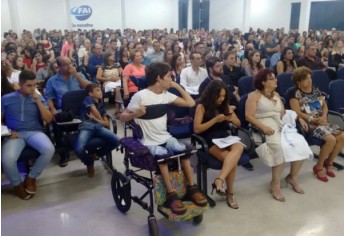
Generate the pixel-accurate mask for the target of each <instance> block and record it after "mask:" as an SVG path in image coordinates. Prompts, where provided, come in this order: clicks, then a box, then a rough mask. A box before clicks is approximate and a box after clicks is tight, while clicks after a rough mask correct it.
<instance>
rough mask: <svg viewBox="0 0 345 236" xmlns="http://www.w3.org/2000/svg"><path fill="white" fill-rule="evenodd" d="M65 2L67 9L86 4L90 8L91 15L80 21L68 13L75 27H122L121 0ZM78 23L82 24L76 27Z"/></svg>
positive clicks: (72, 0)
mask: <svg viewBox="0 0 345 236" xmlns="http://www.w3.org/2000/svg"><path fill="white" fill-rule="evenodd" d="M67 2H68V4H69V7H68V9H72V8H73V7H79V6H82V5H88V6H90V7H91V8H92V14H91V17H90V18H88V19H87V20H84V21H80V20H78V19H76V18H75V17H74V16H73V15H71V14H69V15H70V17H71V23H72V24H74V25H76V26H75V27H73V28H75V29H78V28H82V29H92V28H94V29H106V28H111V29H121V27H122V13H121V0H102V1H95V0H67ZM78 24H82V25H83V26H82V27H78ZM85 25H92V26H85Z"/></svg>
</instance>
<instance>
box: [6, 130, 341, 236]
mask: <svg viewBox="0 0 345 236" xmlns="http://www.w3.org/2000/svg"><path fill="white" fill-rule="evenodd" d="M119 125H121V124H120V123H119ZM122 133H123V129H122V128H119V135H120V136H121V134H122ZM338 159H339V160H338V161H339V162H340V163H343V159H342V158H338ZM113 160H114V165H115V166H116V168H117V169H119V170H120V171H123V170H124V165H123V163H122V161H123V158H122V154H121V153H120V152H114V153H113ZM57 162H58V158H57V157H54V158H53V161H52V163H51V164H50V166H49V168H48V169H46V170H45V171H44V172H43V174H42V175H41V176H40V178H39V179H38V183H37V184H38V191H37V194H36V195H35V196H34V197H33V198H32V199H30V200H28V201H23V200H20V199H19V198H17V197H15V196H14V195H13V190H12V187H10V186H6V185H5V183H6V178H5V177H4V175H3V174H2V185H3V186H2V192H1V220H2V221H1V233H2V235H4V236H22V235H23V236H24V235H25V236H38V235H42V236H46V235H47V236H63V235H66V236H70V235H73V236H77V235H82V236H88V235H100V236H107V235H109V236H110V235H111V236H114V235H116V236H122V235H124V236H128V235H148V227H147V216H148V214H147V212H146V211H145V210H143V209H142V208H141V207H140V206H139V205H137V204H135V203H133V202H132V206H131V208H130V210H129V211H128V212H127V213H126V214H122V213H121V212H119V210H118V209H117V208H116V206H115V203H114V200H113V198H112V193H111V187H110V180H111V174H110V173H109V172H108V171H107V170H106V169H105V168H104V166H103V163H102V162H101V161H98V162H96V166H95V169H96V176H95V177H94V178H93V179H90V178H88V177H87V176H86V168H85V167H84V166H83V164H82V163H81V162H80V161H79V160H77V159H75V158H74V159H72V161H71V162H70V164H69V165H68V166H67V167H65V168H60V167H59V166H58V165H57V164H56V163H57ZM193 162H194V164H195V157H193ZM252 163H253V165H254V167H255V170H254V171H251V172H250V171H247V170H245V169H243V168H242V167H239V168H238V172H237V176H236V184H235V188H236V190H235V194H236V198H237V201H238V203H239V207H240V208H239V209H238V210H234V209H230V208H229V207H228V206H227V205H226V202H225V199H224V198H222V197H218V196H214V199H215V200H216V202H217V205H216V207H214V208H209V209H208V210H207V211H206V213H205V214H204V220H203V222H202V223H201V224H200V225H198V226H195V225H193V224H192V223H191V222H182V223H175V222H170V221H168V220H166V219H165V218H164V217H163V216H162V215H160V214H159V213H158V212H157V211H155V216H156V217H157V221H158V226H159V230H160V235H164V236H165V235H188V236H192V235H198V236H199V235H201V236H203V235H219V236H221V235H239V236H242V235H243V236H245V235H248V236H251V235H259V236H292V235H297V236H309V235H316V236H323V235H325V236H326V235H327V236H337V235H339V236H341V235H344V172H343V171H335V173H336V174H337V177H336V178H334V179H330V181H329V182H328V183H323V182H321V181H319V180H317V179H316V178H315V177H314V176H313V174H312V166H313V165H314V163H315V160H308V161H306V162H305V163H304V165H303V167H302V170H301V174H300V176H299V181H300V184H301V186H302V187H303V189H304V190H305V194H304V195H301V194H297V193H295V192H293V191H292V189H291V188H283V190H282V191H283V194H284V195H285V197H286V200H287V201H286V202H285V203H281V202H278V201H276V200H274V199H273V198H272V197H271V195H270V193H269V185H268V183H269V181H270V177H271V171H270V169H269V168H268V167H266V166H264V165H263V164H262V162H261V161H260V160H259V159H255V160H253V161H252ZM287 167H288V165H286V169H285V171H284V175H283V176H284V177H285V175H287V173H288V168H287ZM216 174H217V172H216V171H213V170H210V171H209V172H208V181H209V183H211V182H212V181H213V179H214V178H215V176H216ZM131 183H132V193H133V194H135V193H139V194H140V193H143V191H144V190H145V188H144V187H143V186H142V185H139V184H137V183H135V182H134V181H132V182H131ZM209 185H210V184H209ZM210 188H211V186H209V190H210Z"/></svg>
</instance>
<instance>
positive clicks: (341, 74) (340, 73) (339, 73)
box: [337, 67, 344, 80]
mask: <svg viewBox="0 0 345 236" xmlns="http://www.w3.org/2000/svg"><path fill="white" fill-rule="evenodd" d="M337 79H342V80H344V67H340V68H339V69H338V71H337Z"/></svg>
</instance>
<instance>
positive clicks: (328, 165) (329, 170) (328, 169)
mask: <svg viewBox="0 0 345 236" xmlns="http://www.w3.org/2000/svg"><path fill="white" fill-rule="evenodd" d="M323 166H324V167H325V168H326V174H327V175H328V176H329V177H332V178H334V177H335V174H334V172H333V171H332V168H333V163H326V162H325V163H323Z"/></svg>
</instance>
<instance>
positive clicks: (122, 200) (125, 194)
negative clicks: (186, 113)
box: [111, 104, 207, 235]
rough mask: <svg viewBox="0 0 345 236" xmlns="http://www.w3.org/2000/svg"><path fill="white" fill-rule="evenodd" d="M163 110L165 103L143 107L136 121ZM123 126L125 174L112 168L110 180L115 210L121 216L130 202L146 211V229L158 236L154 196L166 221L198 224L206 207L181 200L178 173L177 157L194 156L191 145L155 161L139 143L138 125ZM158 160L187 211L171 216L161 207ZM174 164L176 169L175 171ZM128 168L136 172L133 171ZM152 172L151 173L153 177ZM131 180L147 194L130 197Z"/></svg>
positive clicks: (161, 113) (181, 181) (182, 182)
mask: <svg viewBox="0 0 345 236" xmlns="http://www.w3.org/2000/svg"><path fill="white" fill-rule="evenodd" d="M167 110H168V105H167V104H164V105H152V106H147V107H146V114H145V115H143V116H142V117H140V119H155V118H158V117H161V116H164V115H165V114H166V113H167ZM127 125H128V127H130V128H131V129H132V133H133V137H124V138H122V139H121V140H120V143H121V152H122V153H124V165H125V172H124V174H122V173H120V172H119V171H117V170H116V169H115V170H114V172H113V176H112V180H111V188H112V194H113V198H114V201H115V204H116V206H117V208H118V209H119V210H120V211H121V212H122V213H125V212H127V211H128V210H129V209H130V207H131V202H132V200H133V202H135V203H137V204H139V205H140V206H141V207H142V208H143V209H145V210H147V211H148V212H149V216H148V227H149V232H150V235H159V229H158V225H157V221H156V217H155V216H154V203H153V197H155V203H156V205H157V210H158V212H160V213H161V214H162V215H163V216H164V217H165V218H167V219H168V220H170V221H187V220H190V219H192V220H193V223H194V224H196V225H197V224H200V223H201V222H202V220H203V213H204V212H205V211H206V210H207V206H205V207H200V206H196V205H195V204H194V203H193V202H188V201H183V200H184V199H183V197H184V196H185V195H186V188H187V181H186V179H185V177H184V175H183V174H182V172H181V171H180V159H179V158H180V157H181V156H185V155H191V154H192V153H194V152H195V151H193V146H192V145H190V144H186V143H185V145H186V150H185V151H184V152H182V153H169V154H167V155H164V156H160V157H159V159H158V161H157V157H154V156H152V155H151V154H150V152H149V149H148V148H147V147H146V146H144V145H143V144H142V143H141V142H140V141H139V139H141V138H142V136H143V133H142V131H141V128H140V126H138V125H137V124H135V123H134V122H130V123H129V124H127ZM176 158H177V160H176ZM161 161H162V162H167V163H168V166H169V170H170V171H169V173H170V179H171V182H172V186H173V188H174V189H176V191H177V194H178V196H179V198H180V199H182V201H183V204H184V205H185V206H186V207H187V212H186V213H184V214H183V215H177V214H174V213H172V211H171V210H170V208H167V207H165V206H164V202H165V200H166V197H167V191H166V187H165V184H164V181H163V178H162V176H160V175H159V167H158V163H157V162H161ZM176 162H177V165H178V167H179V168H178V170H177V171H176ZM130 166H132V167H135V168H137V169H135V170H133V169H132V168H130ZM171 170H174V171H171ZM140 171H149V173H150V175H149V177H145V176H143V175H140V174H139V172H140ZM153 172H155V174H156V175H155V176H154V174H153ZM131 180H135V181H136V182H137V183H140V184H142V185H144V186H145V187H146V188H147V191H146V192H145V193H143V195H142V196H132V195H131ZM153 190H154V191H153ZM147 196H149V203H147V202H145V201H144V198H145V197H147Z"/></svg>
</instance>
